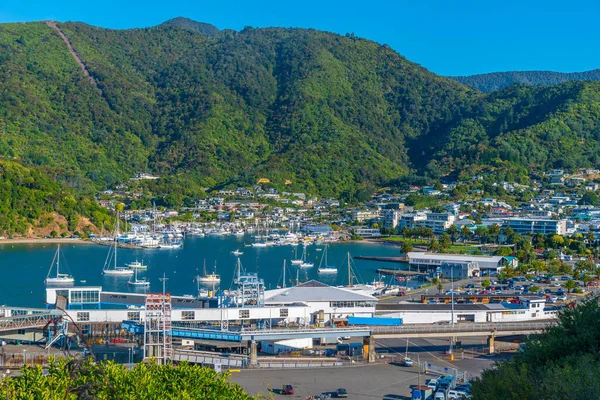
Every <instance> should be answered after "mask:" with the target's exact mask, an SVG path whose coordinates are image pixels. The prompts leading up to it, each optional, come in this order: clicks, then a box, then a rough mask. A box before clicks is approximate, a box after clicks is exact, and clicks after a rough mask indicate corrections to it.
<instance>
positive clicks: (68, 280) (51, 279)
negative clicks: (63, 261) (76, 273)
mask: <svg viewBox="0 0 600 400" xmlns="http://www.w3.org/2000/svg"><path fill="white" fill-rule="evenodd" d="M55 264H56V275H54V276H51V274H52V269H53V268H52V267H54V265H55ZM44 282H45V283H46V285H70V284H73V283H75V278H73V277H72V276H71V275H70V274H65V273H61V272H60V244H59V245H58V247H57V248H56V253H54V258H53V259H52V264H50V269H49V270H48V276H46V280H45V281H44Z"/></svg>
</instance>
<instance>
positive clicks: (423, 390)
mask: <svg viewBox="0 0 600 400" xmlns="http://www.w3.org/2000/svg"><path fill="white" fill-rule="evenodd" d="M410 389H411V395H410V399H411V400H427V399H430V398H431V397H432V395H433V389H431V388H430V387H427V386H413V387H412V388H410Z"/></svg>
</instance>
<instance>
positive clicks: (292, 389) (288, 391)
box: [281, 385, 294, 395]
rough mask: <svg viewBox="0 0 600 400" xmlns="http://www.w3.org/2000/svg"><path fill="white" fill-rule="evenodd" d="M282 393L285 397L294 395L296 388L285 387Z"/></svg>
mask: <svg viewBox="0 0 600 400" xmlns="http://www.w3.org/2000/svg"><path fill="white" fill-rule="evenodd" d="M281 393H282V394H285V395H290V394H294V387H293V386H292V385H283V387H282V388H281Z"/></svg>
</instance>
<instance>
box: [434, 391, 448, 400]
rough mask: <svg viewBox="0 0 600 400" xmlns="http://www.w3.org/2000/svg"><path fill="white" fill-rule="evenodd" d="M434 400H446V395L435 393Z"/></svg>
mask: <svg viewBox="0 0 600 400" xmlns="http://www.w3.org/2000/svg"><path fill="white" fill-rule="evenodd" d="M433 400H446V394H445V393H444V392H435V396H434V397H433Z"/></svg>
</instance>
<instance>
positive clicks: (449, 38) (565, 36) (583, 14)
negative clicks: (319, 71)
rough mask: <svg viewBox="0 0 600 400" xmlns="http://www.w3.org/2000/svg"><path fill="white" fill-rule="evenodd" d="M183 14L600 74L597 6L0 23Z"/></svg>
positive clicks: (181, 9) (390, 7) (148, 22)
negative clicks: (352, 33)
mask: <svg viewBox="0 0 600 400" xmlns="http://www.w3.org/2000/svg"><path fill="white" fill-rule="evenodd" d="M177 16H185V17H188V18H192V19H194V20H197V21H202V22H208V23H211V24H213V25H216V26H217V27H218V28H220V29H223V28H231V29H235V30H240V29H243V27H244V26H253V27H268V26H281V27H301V28H315V29H321V30H326V31H332V32H336V33H340V34H345V33H348V32H354V33H355V34H356V35H357V36H360V37H364V38H367V39H370V40H374V41H376V42H379V43H387V44H388V45H390V46H391V47H392V48H394V49H395V50H396V51H398V52H399V53H401V54H402V55H404V56H406V57H407V58H408V59H409V60H411V61H414V62H417V63H419V64H421V65H423V66H424V67H426V68H428V69H430V70H431V71H433V72H436V73H438V74H442V75H470V74H476V73H485V72H494V71H513V70H536V69H541V70H552V71H560V72H573V71H585V70H590V69H595V68H600V32H599V31H598V29H597V24H598V17H599V16H600V1H597V0H596V1H589V0H581V1H570V2H566V1H562V2H558V1H555V0H547V1H537V0H536V1H527V0H521V1H516V0H479V1H460V0H454V1H452V0H446V1H438V0H414V1H404V0H389V1H381V0H370V1H359V0H345V1H326V0H321V1H315V0H295V1H288V0H279V1H273V0H255V1H239V0H210V1H205V0H195V1H193V0H186V1H177V0H171V1H158V0H145V1H141V0H120V1H114V0H109V1H101V0H99V1H85V0H77V1H75V0H55V1H48V0H8V1H4V2H2V3H0V22H25V21H35V20H42V19H55V20H58V21H83V22H86V23H89V24H92V25H97V26H102V27H105V28H114V29H124V28H136V27H148V26H153V25H157V24H159V23H161V22H163V21H165V20H167V19H170V18H173V17H177Z"/></svg>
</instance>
